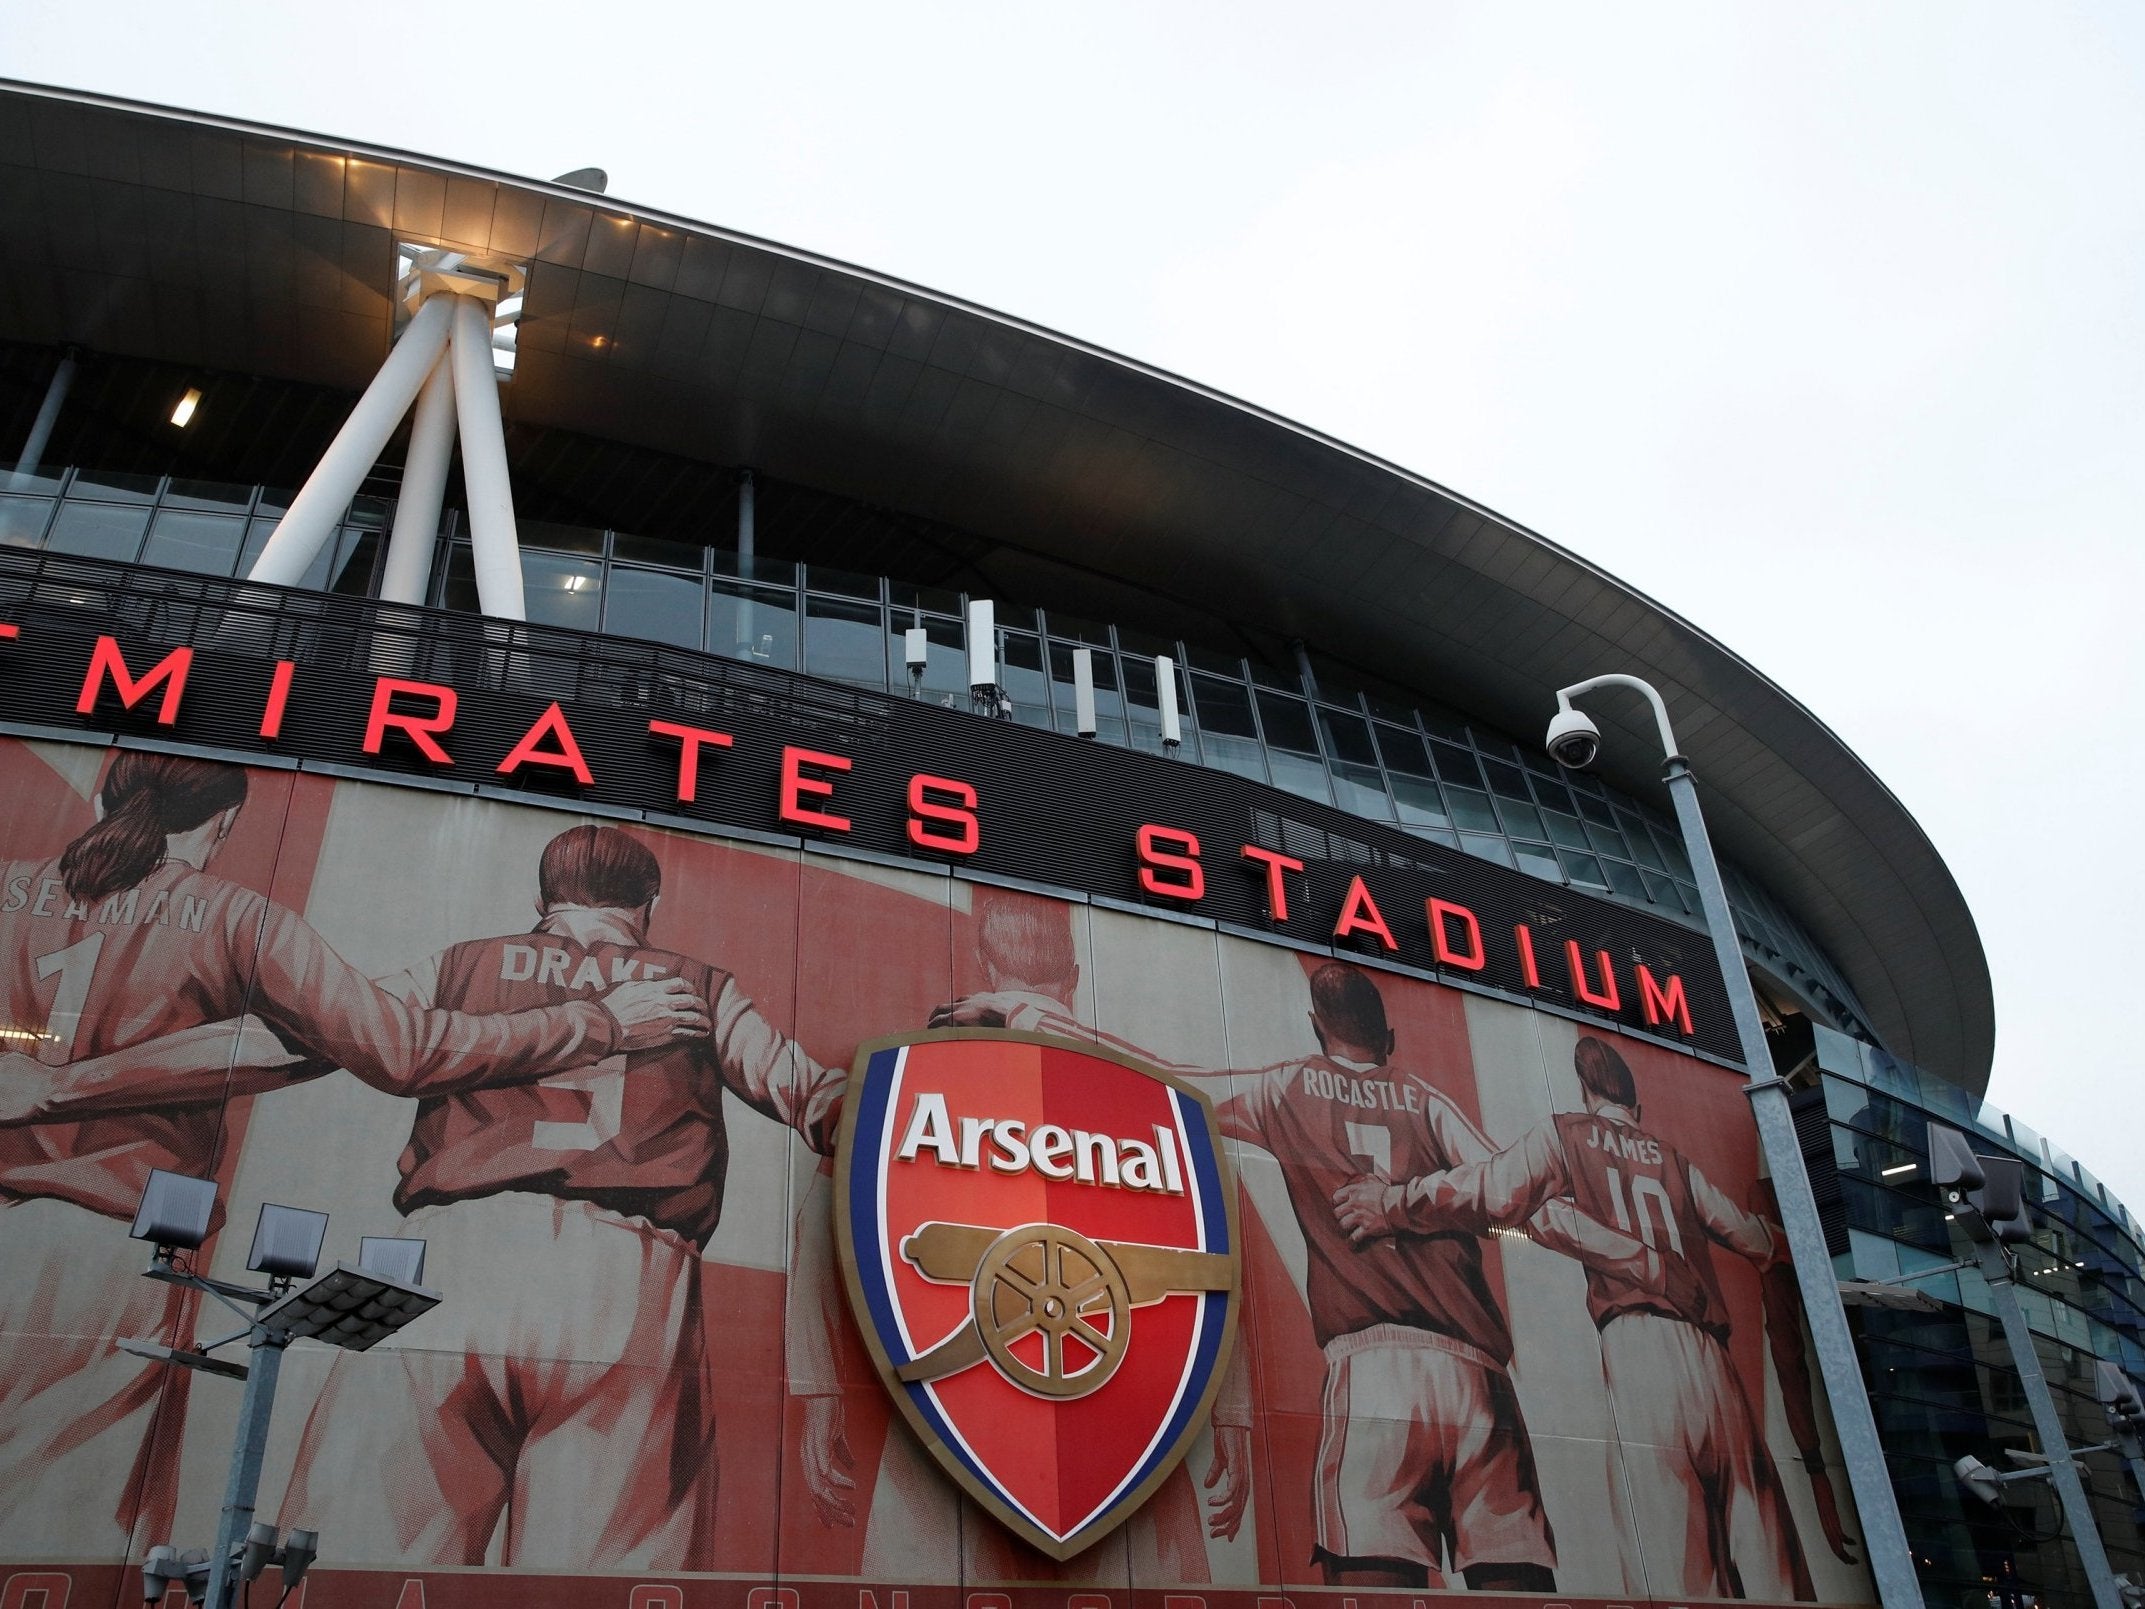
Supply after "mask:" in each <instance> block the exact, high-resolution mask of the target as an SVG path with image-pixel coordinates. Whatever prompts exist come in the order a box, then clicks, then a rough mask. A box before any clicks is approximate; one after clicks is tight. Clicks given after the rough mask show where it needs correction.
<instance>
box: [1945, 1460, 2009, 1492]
mask: <svg viewBox="0 0 2145 1609" xmlns="http://www.w3.org/2000/svg"><path fill="white" fill-rule="evenodd" d="M1951 1472H1952V1474H1953V1475H1955V1476H1957V1477H1958V1481H1959V1484H1960V1485H1961V1486H1963V1487H1965V1488H1966V1490H1967V1491H1968V1492H1970V1493H1972V1494H1973V1495H1974V1496H1975V1497H1978V1498H1979V1499H1981V1501H1982V1502H1984V1503H1998V1502H2001V1501H2002V1500H2003V1486H2002V1484H2001V1483H2000V1482H1999V1481H1998V1480H1997V1478H1996V1471H1995V1470H1993V1469H1991V1468H1989V1466H1988V1465H1986V1464H1984V1463H1983V1462H1982V1461H1981V1460H1980V1459H1978V1458H1976V1457H1975V1456H1974V1455H1973V1454H1972V1453H1968V1454H1967V1455H1966V1456H1965V1457H1964V1458H1961V1459H1959V1460H1958V1461H1957V1462H1955V1463H1954V1464H1953V1465H1952V1466H1951Z"/></svg>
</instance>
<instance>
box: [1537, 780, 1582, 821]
mask: <svg viewBox="0 0 2145 1609" xmlns="http://www.w3.org/2000/svg"><path fill="white" fill-rule="evenodd" d="M1534 797H1535V799H1536V800H1537V801H1538V802H1539V803H1540V805H1541V806H1542V808H1543V809H1544V810H1563V811H1567V812H1571V813H1574V814H1576V813H1577V811H1578V806H1577V805H1575V804H1573V803H1572V794H1571V789H1569V788H1567V787H1565V786H1564V784H1563V783H1562V782H1561V781H1556V782H1553V781H1551V780H1550V779H1549V778H1547V777H1543V776H1537V777H1536V778H1535V779H1534Z"/></svg>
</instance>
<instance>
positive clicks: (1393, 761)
mask: <svg viewBox="0 0 2145 1609" xmlns="http://www.w3.org/2000/svg"><path fill="white" fill-rule="evenodd" d="M1371 730H1372V731H1373V732H1374V733H1375V734H1376V736H1377V739H1378V752H1379V753H1380V754H1381V755H1383V756H1384V757H1385V768H1386V770H1388V771H1391V772H1393V773H1394V774H1395V775H1396V776H1397V775H1399V774H1400V773H1402V772H1405V773H1406V774H1407V775H1409V776H1411V777H1434V776H1436V775H1437V773H1436V772H1435V771H1433V770H1431V769H1430V751H1429V749H1427V748H1425V747H1424V746H1423V740H1422V739H1421V738H1420V737H1419V736H1417V735H1416V734H1415V733H1413V732H1406V731H1402V730H1401V729H1400V728H1399V727H1397V726H1387V725H1386V724H1385V723H1384V722H1383V721H1380V722H1379V723H1378V724H1377V725H1375V726H1374V727H1372V729H1371Z"/></svg>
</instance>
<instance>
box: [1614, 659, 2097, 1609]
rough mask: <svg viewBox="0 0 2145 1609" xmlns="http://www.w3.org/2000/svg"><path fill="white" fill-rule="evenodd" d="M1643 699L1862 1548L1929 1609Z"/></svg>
mask: <svg viewBox="0 0 2145 1609" xmlns="http://www.w3.org/2000/svg"><path fill="white" fill-rule="evenodd" d="M1618 680H1619V681H1621V680H1623V678H1618ZM1640 686H1642V687H1645V684H1644V683H1640ZM1645 691H1646V694H1647V696H1648V697H1649V698H1650V699H1651V701H1652V703H1653V706H1654V714H1655V717H1656V719H1657V720H1658V722H1659V724H1660V727H1661V733H1662V738H1663V741H1664V742H1665V743H1666V744H1667V745H1668V759H1667V763H1666V765H1665V766H1664V767H1663V769H1662V776H1663V778H1664V779H1665V780H1666V781H1667V783H1668V792H1669V797H1670V798H1671V799H1673V800H1674V801H1675V805H1676V824H1677V826H1678V827H1680V828H1681V829H1682V831H1683V846H1684V849H1685V851H1686V852H1687V853H1688V854H1689V855H1690V859H1691V873H1692V877H1693V879H1694V880H1695V881H1696V882H1697V884H1698V899H1699V903H1700V904H1701V905H1702V906H1703V907H1704V910H1705V918H1706V927H1707V928H1708V929H1709V930H1710V931H1711V933H1712V937H1713V955H1714V959H1715V960H1716V961H1718V962H1719V964H1720V974H1721V982H1722V983H1723V984H1724V985H1725V986H1726V987H1727V990H1728V1008H1729V1011H1730V1013H1731V1014H1732V1015H1733V1016H1734V1018H1735V1034H1736V1039H1737V1042H1738V1043H1739V1044H1740V1046H1741V1048H1742V1052H1743V1065H1744V1069H1745V1070H1746V1071H1747V1072H1748V1073H1749V1074H1750V1082H1749V1084H1747V1085H1746V1086H1744V1093H1745V1094H1746V1095H1748V1096H1749V1097H1750V1108H1751V1112H1752V1115H1753V1116H1754V1117H1755V1118H1756V1119H1757V1125H1758V1143H1759V1146H1760V1147H1761V1148H1762V1149H1763V1151H1764V1153H1765V1167H1766V1171H1767V1172H1768V1173H1770V1174H1771V1175H1772V1179H1773V1195H1774V1197H1775V1198H1776V1199H1777V1200H1778V1202H1779V1205H1780V1226H1781V1228H1782V1229H1784V1230H1785V1231H1786V1232H1787V1243H1788V1255H1789V1257H1790V1258H1792V1259H1793V1261H1794V1265H1795V1282H1796V1284H1797V1285H1798V1286H1799V1287H1800V1288H1801V1291H1802V1306H1803V1312H1804V1313H1805V1315H1807V1317H1808V1318H1809V1321H1810V1341H1811V1345H1812V1348H1813V1350H1814V1351H1815V1352H1816V1354H1817V1365H1818V1372H1819V1374H1820V1375H1821V1376H1822V1377H1823V1379H1824V1382H1825V1395H1826V1396H1827V1398H1829V1399H1830V1401H1831V1404H1832V1423H1833V1427H1834V1428H1835V1429H1836V1430H1837V1431H1838V1432H1839V1437H1840V1457H1841V1460H1842V1461H1843V1462H1844V1463H1845V1464H1846V1466H1847V1483H1848V1485H1849V1487H1850V1488H1851V1489H1852V1490H1853V1492H1854V1499H1855V1511H1856V1513H1857V1514H1859V1515H1860V1516H1861V1520H1862V1532H1863V1540H1864V1542H1865V1543H1866V1544H1867V1545H1868V1552H1869V1568H1870V1573H1871V1574H1872V1575H1874V1576H1875V1577H1876V1578H1877V1596H1878V1598H1879V1600H1880V1601H1881V1602H1882V1603H1883V1605H1884V1609H1921V1604H1922V1589H1921V1583H1920V1582H1919V1581H1917V1580H1916V1579H1915V1576H1914V1554H1913V1552H1912V1550H1911V1549H1910V1548H1909V1546H1908V1543H1907V1529H1906V1526H1905V1525H1904V1524H1903V1523H1902V1522H1901V1520H1900V1517H1899V1499H1898V1496H1897V1495H1896V1494H1895V1493H1894V1492H1893V1490H1892V1476H1891V1471H1890V1470H1889V1469H1888V1468H1887V1467H1886V1466H1885V1461H1884V1443H1883V1442H1882V1441H1881V1440H1880V1439H1879V1437H1878V1435H1877V1419H1876V1415H1875V1414H1873V1413H1872V1412H1871V1411H1870V1405H1869V1391H1868V1388H1867V1387H1866V1386H1865V1385H1864V1384H1863V1383H1862V1365H1861V1362H1860V1360H1859V1359H1858V1358H1857V1357H1856V1355H1855V1343H1854V1334H1853V1332H1852V1331H1851V1330H1849V1329H1848V1327H1847V1309H1846V1308H1844V1307H1843V1306H1841V1305H1840V1287H1839V1281H1838V1279H1837V1278H1836V1277H1835V1276H1834V1274H1833V1272H1832V1254H1831V1253H1830V1252H1829V1251H1827V1250H1826V1249H1825V1231H1824V1226H1823V1225H1822V1224H1820V1223H1819V1222H1818V1217H1817V1202H1816V1200H1815V1199H1814V1198H1813V1197H1812V1196H1811V1194H1810V1175H1809V1172H1808V1170H1807V1169H1805V1168H1804V1166H1803V1161H1802V1147H1801V1145H1800V1144H1799V1143H1798V1142H1797V1140H1796V1138H1795V1119H1794V1116H1793V1114H1792V1113H1791V1112H1790V1111H1789V1110H1788V1093H1787V1084H1786V1082H1785V1081H1784V1080H1783V1079H1780V1078H1778V1077H1776V1076H1774V1073H1773V1063H1772V1052H1771V1051H1770V1050H1769V1049H1768V1048H1767V1047H1766V1043H1765V1028H1764V1025H1763V1023H1762V1022H1761V1021H1760V1020H1759V1017H1758V998H1757V995H1756V994H1755V993H1754V992H1753V991H1752V989H1751V986H1750V974H1749V973H1748V972H1747V971H1745V970H1744V965H1743V954H1742V950H1741V949H1740V947H1738V945H1737V944H1736V939H1735V918H1734V916H1733V915H1732V914H1731V913H1730V912H1729V909H1728V891H1727V889H1726V888H1725V887H1724V886H1723V885H1722V883H1721V877H1720V866H1719V864H1718V863H1717V862H1716V861H1715V860H1714V858H1713V841H1712V839H1711V838H1710V837H1708V836H1707V833H1706V822H1705V816H1704V814H1703V813H1702V812H1701V811H1700V810H1699V808H1698V788H1697V784H1696V783H1694V782H1693V781H1692V779H1691V766H1690V762H1689V761H1688V760H1686V759H1684V757H1683V756H1682V755H1681V754H1678V753H1677V752H1676V751H1675V746H1674V744H1675V739H1674V734H1673V733H1672V732H1671V731H1670V730H1669V725H1668V712H1667V708H1666V706H1664V705H1663V704H1662V702H1661V696H1660V694H1658V693H1656V692H1655V691H1654V690H1653V689H1652V688H1651V687H1645ZM2103 1609H2105V1606H2103Z"/></svg>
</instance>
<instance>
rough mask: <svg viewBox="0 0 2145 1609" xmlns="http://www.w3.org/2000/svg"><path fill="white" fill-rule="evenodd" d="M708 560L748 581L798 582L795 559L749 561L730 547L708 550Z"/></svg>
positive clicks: (718, 571) (718, 570) (718, 569)
mask: <svg viewBox="0 0 2145 1609" xmlns="http://www.w3.org/2000/svg"><path fill="white" fill-rule="evenodd" d="M621 551H623V550H621ZM708 562H709V563H711V564H712V565H714V566H715V573H716V574H717V575H734V576H740V577H742V578H743V579H745V580H747V581H765V582H769V583H771V584H773V585H775V586H782V587H794V586H795V585H796V584H797V561H796V560H795V559H770V558H767V557H765V556H764V555H762V556H759V557H755V558H753V559H751V560H750V561H747V560H746V559H744V558H742V557H740V556H739V555H738V554H736V553H733V552H731V551H730V550H729V549H728V548H712V549H710V550H709V552H708Z"/></svg>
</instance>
